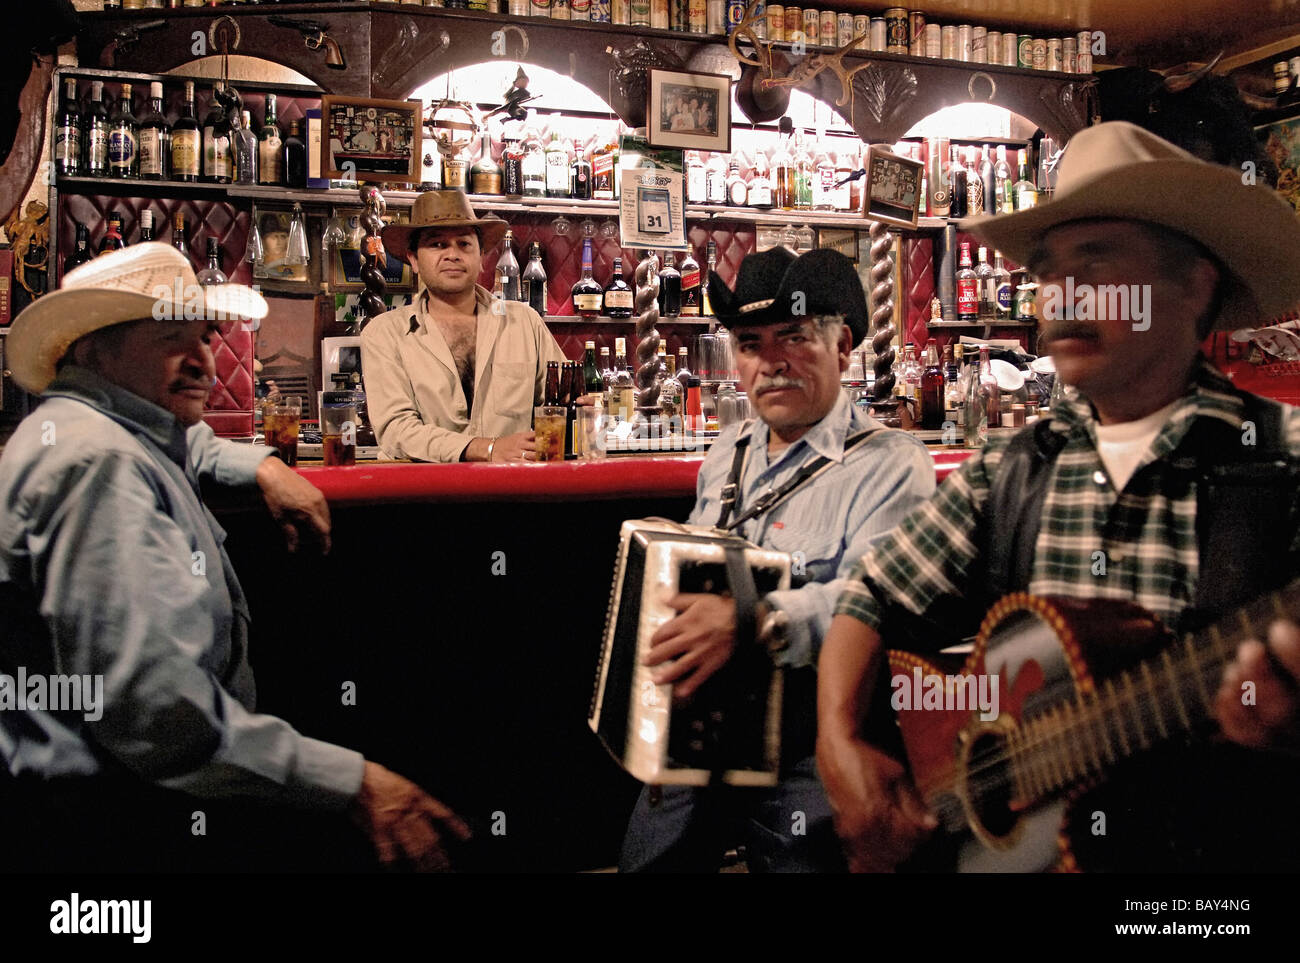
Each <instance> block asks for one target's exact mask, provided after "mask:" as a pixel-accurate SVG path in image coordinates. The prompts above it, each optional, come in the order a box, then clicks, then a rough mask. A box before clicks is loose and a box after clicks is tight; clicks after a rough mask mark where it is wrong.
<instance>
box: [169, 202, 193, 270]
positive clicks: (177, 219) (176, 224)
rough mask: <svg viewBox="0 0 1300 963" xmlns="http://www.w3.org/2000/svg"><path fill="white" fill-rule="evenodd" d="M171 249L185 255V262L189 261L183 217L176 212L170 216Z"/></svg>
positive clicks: (188, 247) (188, 248)
mask: <svg viewBox="0 0 1300 963" xmlns="http://www.w3.org/2000/svg"><path fill="white" fill-rule="evenodd" d="M172 247H174V248H176V250H178V251H180V252H181V253H182V254H184V255H185V260H187V261H188V260H190V245H189V242H188V241H187V240H186V239H185V215H184V214H182V213H181V212H180V211H177V212H176V213H175V214H174V215H172Z"/></svg>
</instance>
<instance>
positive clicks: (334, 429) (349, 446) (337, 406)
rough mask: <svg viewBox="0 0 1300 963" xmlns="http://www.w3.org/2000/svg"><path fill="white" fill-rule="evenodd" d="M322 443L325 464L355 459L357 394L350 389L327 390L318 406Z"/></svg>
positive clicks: (344, 463) (351, 462)
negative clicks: (319, 407) (319, 406)
mask: <svg viewBox="0 0 1300 963" xmlns="http://www.w3.org/2000/svg"><path fill="white" fill-rule="evenodd" d="M320 430H321V447H322V450H323V453H324V459H325V464H326V465H355V464H356V463H357V398H356V395H355V394H353V393H352V392H351V391H326V392H325V393H324V395H323V397H322V399H321V409H320Z"/></svg>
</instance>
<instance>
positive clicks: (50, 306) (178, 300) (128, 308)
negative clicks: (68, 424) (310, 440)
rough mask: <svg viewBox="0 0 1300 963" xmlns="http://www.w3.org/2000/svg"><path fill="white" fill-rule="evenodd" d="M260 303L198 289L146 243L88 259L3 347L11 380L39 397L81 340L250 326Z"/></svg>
mask: <svg viewBox="0 0 1300 963" xmlns="http://www.w3.org/2000/svg"><path fill="white" fill-rule="evenodd" d="M266 312H267V306H266V301H265V299H264V298H263V297H262V296H261V295H260V294H258V293H257V292H256V291H254V290H253V289H252V288H250V287H246V286H245V285H242V284H214V285H209V286H207V287H203V286H201V285H200V284H199V282H198V279H197V278H196V277H195V276H194V268H193V267H192V266H191V265H190V262H189V259H188V258H186V257H185V255H184V254H182V253H181V252H180V251H178V250H176V249H175V248H174V247H172V246H171V245H170V244H163V243H161V242H160V241H151V242H148V243H145V244H135V245H132V246H131V247H128V248H126V249H124V250H121V251H114V252H113V253H112V254H105V255H104V256H103V257H98V258H95V259H94V260H93V261H90V262H89V263H87V264H83V265H81V266H80V267H78V268H74V269H73V270H71V271H69V272H68V273H67V275H66V276H65V277H64V279H63V286H62V287H61V288H59V289H58V290H57V291H51V292H50V293H49V294H47V295H45V296H44V297H42V298H39V299H38V300H36V301H33V302H32V303H31V304H30V305H28V306H27V308H26V309H25V310H24V311H23V312H22V313H21V314H19V315H18V317H17V318H15V319H14V324H13V327H12V328H11V329H10V330H9V336H8V338H7V339H6V342H5V348H6V351H7V353H8V355H9V357H8V359H7V360H8V362H9V369H10V371H11V372H12V373H13V376H14V380H15V381H17V382H18V383H19V384H20V385H22V386H23V387H24V388H25V389H27V390H28V391H30V392H32V393H33V394H40V393H41V392H42V391H44V390H45V388H46V386H47V385H49V383H50V382H51V381H53V380H54V369H55V367H56V365H57V364H58V362H59V359H60V358H62V357H63V355H64V354H65V353H66V352H67V350H68V348H69V347H70V346H71V345H72V343H73V342H74V341H76V340H77V339H78V338H80V337H82V336H83V335H87V334H90V333H91V332H92V331H98V330H99V329H100V328H107V327H110V326H111V325H114V324H121V323H123V322H125V321H141V320H144V319H147V318H154V319H156V320H158V321H200V320H208V321H218V322H224V321H257V320H260V319H262V318H264V317H266Z"/></svg>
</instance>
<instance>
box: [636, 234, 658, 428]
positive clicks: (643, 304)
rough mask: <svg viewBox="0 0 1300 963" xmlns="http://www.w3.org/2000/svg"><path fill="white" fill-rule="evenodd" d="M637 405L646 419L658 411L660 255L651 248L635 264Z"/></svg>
mask: <svg viewBox="0 0 1300 963" xmlns="http://www.w3.org/2000/svg"><path fill="white" fill-rule="evenodd" d="M634 279H635V281H636V294H635V296H634V297H635V301H634V302H633V308H634V310H635V311H636V360H637V366H636V376H635V377H636V406H637V410H638V411H640V412H641V413H642V414H643V415H644V416H645V417H646V418H647V419H649V418H651V417H653V416H654V415H657V414H658V413H659V385H658V384H656V383H655V374H656V373H657V371H658V367H659V365H658V362H659V329H658V328H657V327H656V325H658V324H659V258H658V257H657V256H656V255H655V253H654V252H653V251H647V252H646V256H645V257H644V258H642V259H641V262H640V263H639V264H638V265H637V266H636V272H635V274H634Z"/></svg>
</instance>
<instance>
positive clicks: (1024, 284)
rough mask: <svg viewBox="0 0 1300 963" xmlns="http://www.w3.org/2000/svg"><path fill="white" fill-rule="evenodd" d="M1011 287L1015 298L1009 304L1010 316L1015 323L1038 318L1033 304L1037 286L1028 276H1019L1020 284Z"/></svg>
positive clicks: (1035, 305) (1036, 308) (1035, 306)
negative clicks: (1014, 292) (1014, 291)
mask: <svg viewBox="0 0 1300 963" xmlns="http://www.w3.org/2000/svg"><path fill="white" fill-rule="evenodd" d="M1012 286H1013V287H1015V289H1016V297H1015V300H1014V301H1013V302H1012V304H1011V316H1012V317H1013V318H1014V319H1015V320H1017V321H1033V320H1034V319H1035V318H1037V317H1038V306H1037V304H1035V302H1034V291H1035V290H1036V289H1037V285H1036V284H1034V282H1033V281H1031V280H1030V279H1029V277H1028V275H1021V283H1020V284H1018V285H1016V284H1013V285H1012Z"/></svg>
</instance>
